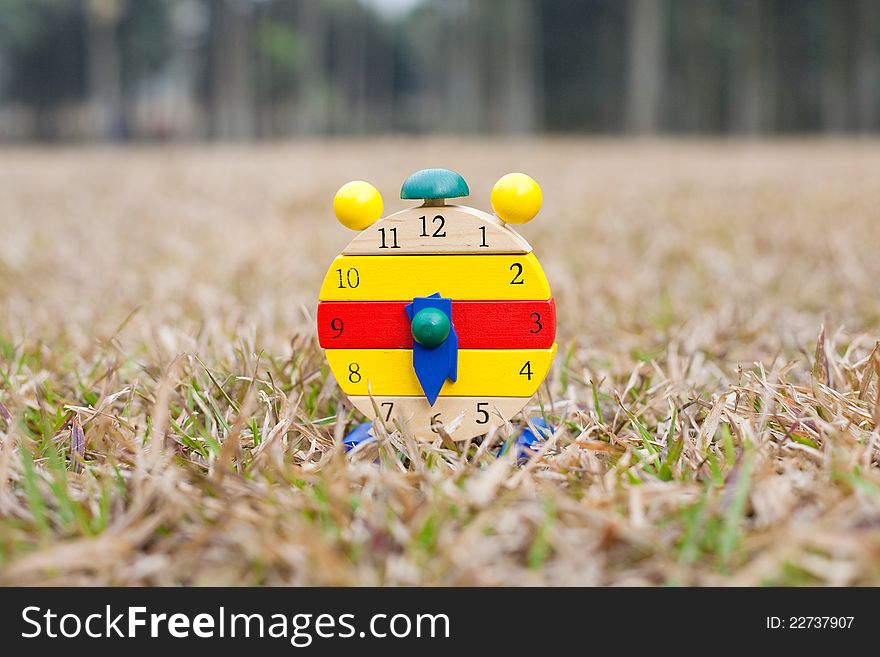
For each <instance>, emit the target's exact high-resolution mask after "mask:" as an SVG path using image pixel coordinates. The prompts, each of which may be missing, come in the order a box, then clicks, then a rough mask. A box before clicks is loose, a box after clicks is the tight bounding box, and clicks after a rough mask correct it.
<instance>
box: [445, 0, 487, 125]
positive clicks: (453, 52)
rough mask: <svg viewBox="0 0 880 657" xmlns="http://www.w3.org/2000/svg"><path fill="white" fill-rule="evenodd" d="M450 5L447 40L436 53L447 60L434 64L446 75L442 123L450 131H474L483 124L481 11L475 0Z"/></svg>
mask: <svg viewBox="0 0 880 657" xmlns="http://www.w3.org/2000/svg"><path fill="white" fill-rule="evenodd" d="M454 9H455V13H456V18H455V20H454V23H453V25H452V26H451V27H450V29H449V30H448V36H449V43H448V45H447V46H443V47H442V49H441V51H439V52H438V55H437V56H438V57H442V58H443V59H444V60H446V61H448V65H447V66H446V67H443V66H440V67H438V70H443V69H444V68H445V69H446V72H447V75H448V78H447V87H446V103H445V106H446V113H445V114H446V119H445V121H444V125H443V126H442V127H444V128H445V129H446V130H450V131H452V132H477V131H479V130H481V129H482V128H483V127H484V126H483V121H482V118H483V76H482V73H483V71H482V67H481V64H482V62H483V57H482V56H481V54H482V53H481V50H482V48H481V46H482V43H481V32H482V29H481V28H482V26H483V25H482V23H481V22H480V18H481V13H482V12H481V11H480V6H479V3H477V2H473V1H472V0H458V2H456V3H455V5H454ZM440 43H441V44H442V43H443V42H442V40H441V41H440Z"/></svg>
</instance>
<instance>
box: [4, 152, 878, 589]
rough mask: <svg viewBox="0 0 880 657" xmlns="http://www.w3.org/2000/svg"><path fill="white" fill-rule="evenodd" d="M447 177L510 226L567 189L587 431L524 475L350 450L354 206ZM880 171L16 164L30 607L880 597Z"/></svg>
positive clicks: (279, 155)
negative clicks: (163, 594)
mask: <svg viewBox="0 0 880 657" xmlns="http://www.w3.org/2000/svg"><path fill="white" fill-rule="evenodd" d="M444 165H445V166H451V167H452V168H455V169H458V170H460V171H461V172H462V173H463V174H464V175H465V177H466V178H467V179H468V181H469V183H470V184H471V189H472V190H473V191H474V197H473V198H472V199H470V203H471V204H472V205H476V206H478V207H483V208H487V207H488V192H489V189H490V188H491V184H492V183H493V182H494V180H495V179H496V178H497V177H499V176H500V175H501V174H503V173H505V172H507V171H508V170H511V169H514V170H525V171H528V172H529V173H531V174H532V175H534V176H535V177H536V178H537V179H538V180H539V181H540V182H541V183H542V185H543V187H544V191H545V198H546V205H545V210H544V212H543V213H542V215H540V216H539V218H538V219H537V220H535V221H534V222H533V223H532V224H529V225H528V226H526V227H524V229H523V232H524V233H525V234H526V236H527V237H528V238H529V239H530V240H531V241H532V243H533V244H534V246H535V248H536V251H537V253H538V256H539V257H540V258H541V260H542V263H543V264H544V267H545V269H546V272H547V275H548V277H549V279H550V281H551V285H552V286H553V289H554V293H555V296H556V299H557V303H558V309H559V326H560V331H559V343H560V355H559V357H558V358H557V362H556V364H555V366H554V369H553V372H552V375H551V378H550V379H549V381H548V385H547V386H546V387H545V388H544V389H543V390H542V393H541V396H540V401H541V402H542V403H543V405H544V408H545V409H546V411H547V413H548V414H549V415H550V416H551V417H552V418H554V421H555V422H556V424H557V425H558V426H559V430H558V431H557V433H556V434H555V436H554V437H553V439H552V440H551V441H550V442H549V444H547V445H546V446H545V448H544V449H543V450H542V452H541V453H539V454H538V455H536V456H535V457H533V458H532V460H531V461H530V462H529V463H528V464H527V465H525V466H521V465H520V466H518V465H517V464H516V463H513V462H512V461H511V460H509V459H506V458H505V459H496V458H495V456H494V455H493V453H492V452H493V450H490V449H487V448H486V446H484V447H483V448H479V447H478V446H477V445H476V444H473V445H470V446H469V447H468V448H467V449H466V450H464V451H462V450H461V449H453V448H450V447H448V446H446V445H444V444H442V442H440V441H438V442H437V443H435V444H420V445H416V444H415V443H413V442H412V441H408V440H406V439H405V437H401V436H400V435H397V434H391V435H389V436H387V437H386V438H384V439H383V440H382V443H381V447H380V452H381V454H380V456H381V465H375V464H374V463H373V458H374V457H375V453H373V454H370V453H362V454H357V453H355V454H354V455H347V456H346V455H345V454H343V453H342V452H341V450H340V449H339V448H338V447H337V446H336V445H337V444H338V442H339V439H340V437H341V436H342V435H344V434H345V432H346V431H347V429H349V428H350V427H351V426H352V424H353V423H354V422H356V421H357V420H358V418H354V417H352V413H351V411H350V409H349V407H348V406H347V405H346V404H345V403H344V401H343V398H341V397H340V394H339V392H338V390H337V388H336V386H335V384H334V383H333V381H332V378H330V377H328V370H327V367H326V364H325V362H324V360H323V357H322V354H321V351H320V350H319V349H318V348H317V346H316V343H315V338H314V329H313V325H312V316H313V312H314V307H315V299H316V294H317V289H318V286H319V282H320V279H321V277H322V275H323V273H324V271H325V269H326V267H327V266H328V264H329V262H330V260H331V258H332V257H333V256H334V255H335V254H336V253H337V252H338V251H339V250H340V249H341V248H342V246H343V245H344V244H345V243H346V241H347V239H348V238H349V234H348V233H347V231H346V230H345V229H343V228H341V227H340V226H338V225H337V224H336V222H335V221H334V220H333V219H332V217H331V216H330V212H329V201H330V198H331V197H332V193H333V191H334V190H335V188H336V187H337V186H338V185H339V184H340V183H342V182H344V181H345V180H348V179H351V178H359V177H366V178H368V179H370V180H372V181H373V182H374V183H375V184H377V185H378V186H379V188H380V189H381V190H382V191H383V193H384V195H385V197H386V203H387V206H388V207H389V209H397V208H400V207H402V202H401V201H398V200H395V196H396V195H395V193H394V192H395V190H396V189H397V188H398V186H399V184H400V182H401V181H402V180H403V178H404V177H405V176H406V175H407V174H408V173H409V172H410V171H412V170H415V169H417V168H420V167H423V166H444ZM877 171H880V149H878V148H877V144H876V143H869V142H864V143H857V142H850V143H845V142H813V143H795V142H792V143H779V144H750V145H742V144H732V143H716V144H705V143H696V142H695V143H684V144H682V143H679V144H666V143H653V144H652V143H645V144H637V143H630V144H619V143H614V142H589V141H585V142H578V141H555V142H554V141H550V142H531V141H523V142H510V141H508V142H500V141H499V142H491V141H489V142H486V141H484V142H479V141H478V142H466V143H465V142H462V143H456V142H434V143H427V144H425V143H423V144H418V143H416V142H412V141H403V140H401V141H393V140H389V141H381V142H362V143H357V142H355V143H351V142H336V143H329V144H324V143H313V144H305V145H298V146H284V147H282V146H278V147H260V148H244V147H242V148H241V149H237V148H215V149H209V148H204V149H192V150H134V151H132V150H77V149H72V150H64V151H37V150H22V151H15V150H7V151H5V152H3V153H0V180H2V181H3V182H2V183H0V185H2V192H0V359H2V360H0V403H2V407H0V415H2V417H0V441H2V448H0V583H3V584H45V583H51V584H99V583H100V584H160V585H165V584H451V585H471V584H489V585H493V584H542V583H543V584H661V583H675V584H685V585H694V584H696V585H713V584H761V583H769V584H802V583H820V584H842V585H851V584H880V468H878V460H880V433H878V421H880V404H878V383H877V381H878V378H880V355H878V353H880V351H873V355H872V350H874V349H875V344H876V343H877V340H878V339H880V285H878V283H880V257H878V252H880V224H878V219H880V209H878V208H880V187H878V185H877V183H876V174H877ZM823 325H824V326H825V333H824V336H823V337H819V336H820V328H821V326H823ZM817 338H818V340H817ZM817 345H818V348H817ZM7 411H8V412H7Z"/></svg>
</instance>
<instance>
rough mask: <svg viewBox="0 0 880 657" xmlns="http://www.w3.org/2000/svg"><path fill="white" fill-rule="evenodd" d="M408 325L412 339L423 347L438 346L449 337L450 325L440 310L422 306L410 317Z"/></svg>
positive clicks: (431, 347)
mask: <svg viewBox="0 0 880 657" xmlns="http://www.w3.org/2000/svg"><path fill="white" fill-rule="evenodd" d="M410 326H411V329H412V336H413V340H415V341H416V342H418V343H419V344H420V345H422V346H423V347H427V348H429V349H433V348H435V347H439V346H440V345H441V344H443V342H444V340H446V338H448V337H449V331H450V328H451V326H452V325H451V324H450V322H449V318H448V317H447V316H446V313H444V312H443V311H442V310H438V309H437V308H423V309H422V310H420V311H419V312H417V313H416V314H415V317H413V318H412V324H411V325H410Z"/></svg>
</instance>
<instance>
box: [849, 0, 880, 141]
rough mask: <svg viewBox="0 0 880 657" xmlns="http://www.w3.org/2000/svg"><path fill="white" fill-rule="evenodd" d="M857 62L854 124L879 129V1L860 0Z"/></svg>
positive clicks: (860, 128) (866, 128) (858, 126)
mask: <svg viewBox="0 0 880 657" xmlns="http://www.w3.org/2000/svg"><path fill="white" fill-rule="evenodd" d="M857 8H858V26H857V35H856V36H857V42H856V47H857V48H858V50H857V52H856V63H855V82H854V84H855V124H856V128H858V129H859V130H862V131H868V130H877V129H878V128H880V4H878V3H877V2H876V0H859V3H858V5H857Z"/></svg>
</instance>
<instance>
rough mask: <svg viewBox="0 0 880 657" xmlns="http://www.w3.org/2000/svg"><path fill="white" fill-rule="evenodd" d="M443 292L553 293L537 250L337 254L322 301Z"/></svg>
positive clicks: (537, 296)
mask: <svg viewBox="0 0 880 657" xmlns="http://www.w3.org/2000/svg"><path fill="white" fill-rule="evenodd" d="M434 292H439V293H440V294H441V295H442V296H444V297H449V298H451V299H455V300H462V301H464V300H485V299H491V300H509V299H534V300H544V299H549V298H550V285H549V284H548V283H547V278H546V277H545V276H544V271H543V270H542V269H541V264H540V263H539V262H538V259H537V258H536V257H535V256H534V254H532V253H524V254H512V255H509V254H508V255H392V256H384V255H383V256H376V255H373V256H337V257H336V259H335V260H334V261H333V264H332V265H330V270H329V271H328V272H327V275H326V276H325V277H324V283H323V284H322V285H321V295H320V298H321V301H410V300H411V299H412V298H413V297H423V296H428V295H430V294H433V293H434Z"/></svg>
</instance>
